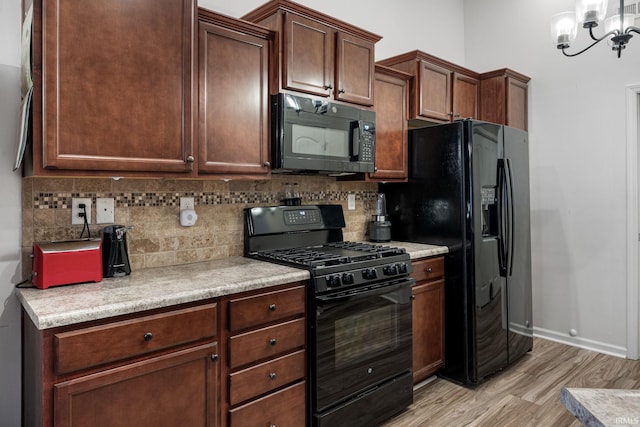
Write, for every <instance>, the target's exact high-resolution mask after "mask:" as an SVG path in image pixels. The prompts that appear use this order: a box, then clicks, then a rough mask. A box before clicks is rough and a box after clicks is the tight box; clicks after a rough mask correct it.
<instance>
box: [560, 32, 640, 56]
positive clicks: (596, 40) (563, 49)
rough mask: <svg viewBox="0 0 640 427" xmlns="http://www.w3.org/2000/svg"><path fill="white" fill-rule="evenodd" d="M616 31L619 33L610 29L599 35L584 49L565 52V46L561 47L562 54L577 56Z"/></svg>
mask: <svg viewBox="0 0 640 427" xmlns="http://www.w3.org/2000/svg"><path fill="white" fill-rule="evenodd" d="M617 33H619V30H611V31H609V32H608V33H607V34H605V35H604V36H602V37H600V38H599V39H595V41H594V42H593V43H591V44H590V45H589V46H587V47H585V48H584V49H582V50H581V51H579V52H576V53H567V52H565V49H566V48H562V53H563V54H564V56H569V57H573V56H578V55H580V54H581V53H584V52H586V51H588V50H589V49H591V48H592V47H594V46H595V45H597V44H598V43H600V42H601V41H602V40H604V39H606V38H607V37H609V36H611V35H614V34H617ZM639 34H640V33H639Z"/></svg>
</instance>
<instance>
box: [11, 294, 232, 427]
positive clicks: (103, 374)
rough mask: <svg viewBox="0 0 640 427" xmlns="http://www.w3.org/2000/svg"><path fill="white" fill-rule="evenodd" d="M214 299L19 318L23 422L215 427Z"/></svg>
mask: <svg viewBox="0 0 640 427" xmlns="http://www.w3.org/2000/svg"><path fill="white" fill-rule="evenodd" d="M217 319H218V310H217V305H216V304H215V303H206V304H202V305H198V306H189V307H184V308H174V309H171V310H164V311H160V312H157V311H154V312H152V313H149V314H137V315H129V316H123V317H121V318H118V319H114V320H110V321H96V322H91V323H89V324H86V325H78V326H68V327H60V328H53V329H46V330H37V329H36V328H35V326H34V325H33V323H32V322H31V321H30V320H29V319H28V318H26V317H25V318H23V402H24V408H27V410H25V411H24V413H23V417H24V423H25V425H29V426H53V425H55V426H56V427H64V426H71V425H92V426H129V425H136V426H150V427H151V426H158V425H190V426H216V425H218V421H219V409H218V405H219V389H220V387H219V375H220V362H219V356H218V355H219V350H218V343H217V341H216V339H217V336H218V326H217V325H218V320H217Z"/></svg>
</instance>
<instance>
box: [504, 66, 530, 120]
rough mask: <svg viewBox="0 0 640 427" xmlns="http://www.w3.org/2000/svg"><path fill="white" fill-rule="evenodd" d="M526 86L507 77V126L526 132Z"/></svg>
mask: <svg viewBox="0 0 640 427" xmlns="http://www.w3.org/2000/svg"><path fill="white" fill-rule="evenodd" d="M528 88H529V86H528V84H527V83H524V82H521V81H519V80H516V79H514V78H512V77H507V122H506V125H507V126H511V127H514V128H518V129H522V130H527V129H528V121H527V117H528V116H529V114H528V110H527V103H528V99H527V94H528Z"/></svg>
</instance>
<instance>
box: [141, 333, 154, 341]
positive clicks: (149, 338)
mask: <svg viewBox="0 0 640 427" xmlns="http://www.w3.org/2000/svg"><path fill="white" fill-rule="evenodd" d="M151 338H153V334H152V333H151V332H147V333H146V334H144V335H143V336H142V339H143V340H145V341H151Z"/></svg>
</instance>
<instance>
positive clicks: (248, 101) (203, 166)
mask: <svg viewBox="0 0 640 427" xmlns="http://www.w3.org/2000/svg"><path fill="white" fill-rule="evenodd" d="M198 21H199V22H198V25H199V30H198V31H199V35H198V37H199V40H198V41H199V53H198V60H199V70H198V77H199V95H200V96H199V108H198V114H199V120H198V136H199V138H198V151H199V156H198V172H199V174H200V175H204V174H223V175H230V176H237V175H243V176H253V177H268V176H269V174H270V172H271V168H270V167H269V166H270V164H269V56H270V55H269V54H270V50H271V46H272V43H273V38H274V33H273V32H271V31H269V30H267V29H264V28H261V27H258V26H256V25H253V24H249V23H246V22H243V21H239V20H236V19H232V18H228V17H225V16H222V15H218V14H215V13H213V12H209V11H206V10H203V9H200V11H199V14H198Z"/></svg>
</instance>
